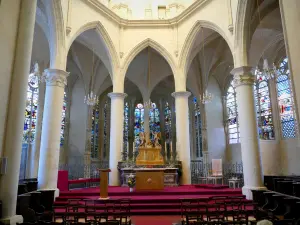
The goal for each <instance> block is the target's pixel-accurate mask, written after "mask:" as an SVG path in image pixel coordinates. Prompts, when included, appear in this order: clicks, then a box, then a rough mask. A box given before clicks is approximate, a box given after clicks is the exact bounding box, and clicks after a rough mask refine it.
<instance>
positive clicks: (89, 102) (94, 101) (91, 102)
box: [84, 49, 99, 106]
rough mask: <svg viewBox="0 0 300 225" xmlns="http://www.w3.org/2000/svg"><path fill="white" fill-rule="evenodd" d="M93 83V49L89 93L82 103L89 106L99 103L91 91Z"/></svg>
mask: <svg viewBox="0 0 300 225" xmlns="http://www.w3.org/2000/svg"><path fill="white" fill-rule="evenodd" d="M93 81H94V49H93V58H92V76H91V80H90V86H89V90H90V93H89V94H88V95H87V96H84V103H85V104H87V105H89V106H94V105H96V104H97V103H98V102H99V99H98V96H97V95H95V94H94V93H93V91H92V87H93Z"/></svg>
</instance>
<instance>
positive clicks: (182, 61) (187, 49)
mask: <svg viewBox="0 0 300 225" xmlns="http://www.w3.org/2000/svg"><path fill="white" fill-rule="evenodd" d="M201 28H208V29H211V30H214V31H215V32H217V33H218V34H219V35H221V37H223V38H224V40H225V41H226V43H227V45H228V46H229V49H230V51H231V53H233V46H232V45H231V42H230V40H229V38H228V37H227V35H226V34H225V32H224V31H223V30H222V29H221V28H220V27H219V26H217V25H216V24H214V23H212V22H210V21H204V20H198V21H197V22H196V23H195V24H194V26H193V27H192V28H191V30H190V32H189V34H188V35H187V38H186V40H185V42H184V44H183V47H182V51H181V54H180V58H179V68H183V72H184V74H185V75H187V72H188V65H189V63H188V59H189V56H190V54H191V52H192V47H193V44H194V42H195V39H196V36H197V34H198V33H199V31H200V30H201Z"/></svg>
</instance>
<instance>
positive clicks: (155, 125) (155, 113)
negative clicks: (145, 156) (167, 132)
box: [149, 103, 160, 140]
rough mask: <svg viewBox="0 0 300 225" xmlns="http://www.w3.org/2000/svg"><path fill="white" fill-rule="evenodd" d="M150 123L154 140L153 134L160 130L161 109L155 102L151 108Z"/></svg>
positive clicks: (151, 135) (151, 136)
mask: <svg viewBox="0 0 300 225" xmlns="http://www.w3.org/2000/svg"><path fill="white" fill-rule="evenodd" d="M149 125H150V139H151V140H152V139H153V138H154V137H153V134H152V133H157V132H160V120H159V110H158V108H157V106H156V104H155V103H152V107H151V108H150V110H149Z"/></svg>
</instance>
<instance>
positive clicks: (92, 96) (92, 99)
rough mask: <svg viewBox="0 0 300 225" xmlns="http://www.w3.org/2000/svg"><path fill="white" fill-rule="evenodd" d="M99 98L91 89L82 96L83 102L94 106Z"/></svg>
mask: <svg viewBox="0 0 300 225" xmlns="http://www.w3.org/2000/svg"><path fill="white" fill-rule="evenodd" d="M98 101H99V99H98V96H97V95H95V94H94V93H93V91H91V93H89V94H88V95H87V96H84V103H86V104H87V105H89V106H94V105H96V104H97V103H98Z"/></svg>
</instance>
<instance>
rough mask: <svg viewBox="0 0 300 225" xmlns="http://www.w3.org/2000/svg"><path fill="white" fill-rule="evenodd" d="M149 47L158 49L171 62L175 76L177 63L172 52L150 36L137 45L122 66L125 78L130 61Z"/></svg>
mask: <svg viewBox="0 0 300 225" xmlns="http://www.w3.org/2000/svg"><path fill="white" fill-rule="evenodd" d="M147 47H151V48H153V49H154V50H155V51H157V52H158V53H159V54H160V55H161V56H162V57H163V58H164V59H165V60H166V61H167V62H168V64H169V66H170V67H171V70H172V73H173V75H174V76H175V74H176V64H175V62H174V60H173V58H172V56H171V54H170V53H169V52H168V51H167V50H166V49H165V48H164V47H163V46H161V45H160V44H159V43H157V42H156V41H154V40H152V39H150V38H148V39H146V40H144V41H142V42H141V43H139V44H138V45H136V46H135V47H134V48H133V49H132V51H131V52H130V53H129V54H128V56H127V58H126V59H125V61H124V64H123V66H122V68H123V74H122V75H123V78H125V75H126V72H127V70H128V67H129V65H130V63H131V62H132V61H133V60H134V58H135V57H136V56H137V55H138V54H139V53H140V52H141V51H143V50H144V49H145V48H147Z"/></svg>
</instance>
